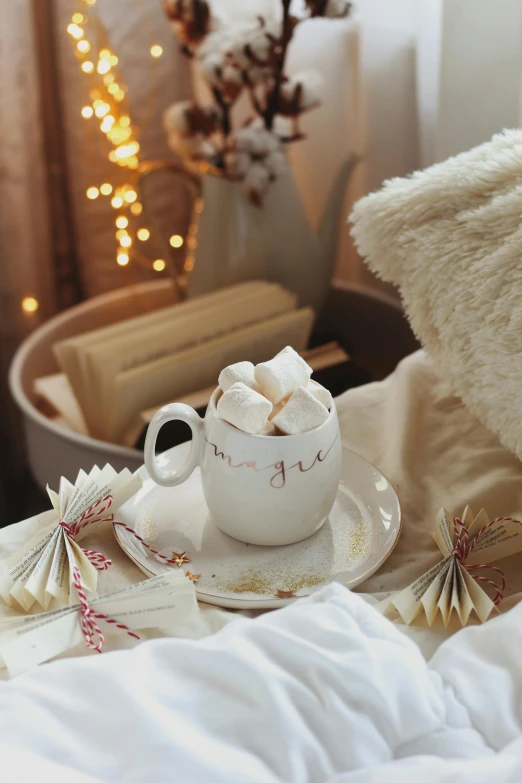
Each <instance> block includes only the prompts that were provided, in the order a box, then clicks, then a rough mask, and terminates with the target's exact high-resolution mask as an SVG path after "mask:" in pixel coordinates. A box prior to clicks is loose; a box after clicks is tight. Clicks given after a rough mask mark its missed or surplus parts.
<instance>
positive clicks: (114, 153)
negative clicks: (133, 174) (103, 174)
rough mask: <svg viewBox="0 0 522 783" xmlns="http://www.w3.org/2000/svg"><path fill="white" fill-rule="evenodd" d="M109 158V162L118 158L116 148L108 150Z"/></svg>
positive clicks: (114, 161) (113, 161)
mask: <svg viewBox="0 0 522 783" xmlns="http://www.w3.org/2000/svg"><path fill="white" fill-rule="evenodd" d="M109 160H110V161H111V163H116V161H117V160H118V158H117V157H116V150H111V151H110V152H109Z"/></svg>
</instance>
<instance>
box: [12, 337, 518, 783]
mask: <svg viewBox="0 0 522 783" xmlns="http://www.w3.org/2000/svg"><path fill="white" fill-rule="evenodd" d="M336 402H337V407H338V410H339V418H340V424H341V433H342V438H343V443H344V444H345V445H347V446H349V447H350V448H352V449H353V450H354V451H356V452H358V453H359V454H361V455H362V456H363V457H365V458H366V459H368V460H370V461H371V462H373V463H374V464H375V465H377V466H378V467H379V468H380V469H381V470H383V472H384V473H385V474H386V475H387V476H388V478H389V479H390V480H391V482H392V483H393V484H394V486H395V487H396V489H397V491H398V494H399V497H400V500H401V505H402V511H403V521H404V530H403V533H402V536H401V540H400V541H399V543H398V545H397V547H396V549H395V550H394V552H393V554H392V556H391V557H390V558H389V560H388V561H387V562H386V563H385V564H384V566H383V568H381V570H380V571H379V572H378V573H377V574H375V575H374V576H373V577H371V578H370V579H369V580H368V581H367V582H366V583H365V584H364V585H361V586H360V588H358V589H357V590H358V591H360V592H361V593H363V594H364V593H366V595H364V596H363V597H361V596H358V595H356V594H355V593H350V592H348V591H347V590H345V589H344V588H342V587H340V586H334V587H331V588H328V589H326V590H323V591H321V592H320V593H318V594H317V595H316V596H314V597H313V598H312V599H310V600H307V601H299V602H297V603H296V604H294V605H292V606H290V607H288V608H285V609H283V610H280V611H278V612H272V613H268V614H264V615H262V616H261V617H259V618H257V619H256V620H254V621H252V620H250V619H247V618H245V617H241V616H238V615H232V614H230V613H225V612H221V611H219V610H217V609H214V608H204V607H203V605H202V612H201V617H200V627H198V628H195V629H194V635H195V636H201V635H205V634H214V632H215V631H218V633H215V634H214V635H209V636H207V638H205V639H203V640H201V641H193V640H179V639H166V638H160V639H157V640H155V641H150V642H145V643H143V644H141V645H140V646H138V647H137V648H136V649H134V650H121V651H119V652H111V653H104V654H103V655H102V656H95V655H94V654H90V655H88V656H87V657H81V658H71V659H68V660H59V661H56V662H54V663H52V664H49V665H45V666H41V667H40V668H38V669H37V670H35V671H33V672H29V673H27V674H25V675H22V676H21V677H18V678H15V679H14V680H12V681H10V682H0V770H1V773H0V780H1V781H2V783H3V781H6V783H11V782H12V781H24V783H32V782H33V781H34V782H35V783H47V781H49V782H50V781H52V783H62V781H64V783H65V782H66V783H94V782H95V783H101V781H103V783H105V782H106V781H111V782H112V781H118V782H120V781H124V782H125V783H163V782H164V781H169V783H170V781H172V780H175V779H176V780H177V779H178V777H179V779H180V780H182V779H184V778H185V779H187V780H190V781H191V783H206V781H212V783H219V781H227V783H236V781H237V783H250V781H256V783H257V782H258V781H259V783H265V782H266V783H274V782H275V781H278V783H279V782H281V783H283V782H284V783H294V781H295V783H326V782H328V783H373V781H379V783H380V781H385V782H386V783H394V782H395V781H399V780H400V781H401V783H404V782H406V783H409V781H411V783H418V782H419V781H422V783H431V782H432V781H433V783H439V781H444V782H445V783H446V782H448V783H450V782H451V783H459V781H469V780H473V781H474V783H482V782H484V783H486V782H487V783H492V782H493V781H494V783H498V782H501V783H504V781H506V782H507V781H513V782H514V783H515V782H516V783H520V781H521V780H522V738H521V724H522V673H521V667H522V656H521V654H520V651H521V650H522V605H515V604H516V602H517V601H518V599H519V598H520V594H521V591H522V558H521V557H520V556H514V557H512V558H508V559H507V560H504V561H502V568H503V569H504V570H505V572H506V576H507V578H508V584H509V588H508V593H510V594H511V596H510V597H509V598H508V599H507V600H506V601H505V603H504V606H505V608H506V609H509V608H510V607H511V606H514V608H511V609H510V611H507V613H506V614H504V615H502V616H500V617H498V618H495V619H493V620H490V621H488V622H487V623H486V624H485V625H484V626H475V627H470V628H467V629H465V630H463V631H459V632H458V633H455V634H454V635H453V636H451V638H449V639H447V641H444V639H446V637H447V636H448V635H449V634H448V633H447V632H446V631H444V630H440V629H427V628H411V629H407V628H405V626H402V625H396V624H393V623H391V622H389V621H388V620H386V619H385V618H383V617H382V616H380V615H379V614H378V613H377V611H376V610H375V609H373V608H372V607H371V606H370V605H368V600H371V599H372V597H373V596H375V595H376V594H379V593H382V591H390V590H394V589H398V588H400V587H405V586H406V585H407V584H408V583H409V582H411V581H412V579H414V578H415V577H417V576H419V575H420V574H421V573H422V572H423V571H425V570H426V567H427V566H428V565H431V564H433V563H434V562H435V561H436V560H437V559H439V558H440V553H438V551H437V548H436V546H435V544H434V543H433V541H432V539H431V537H430V535H429V531H430V529H431V526H432V524H433V521H434V515H435V514H436V512H437V510H438V508H439V507H440V506H441V505H444V506H446V507H447V508H448V510H450V511H454V512H455V513H457V512H458V510H459V509H461V507H463V506H464V505H465V504H466V503H468V502H470V503H471V504H472V505H473V506H474V507H475V508H477V509H479V508H480V507H481V506H482V505H483V506H485V507H486V509H487V510H488V512H489V513H490V514H491V515H509V516H515V517H518V518H522V516H521V515H522V468H521V465H520V462H519V461H518V460H517V459H516V458H515V457H514V456H513V455H512V454H510V453H509V452H508V451H506V449H504V448H503V447H502V446H501V444H500V442H499V440H498V438H497V437H496V436H495V435H493V434H492V433H490V432H489V431H488V430H486V429H485V427H484V426H483V425H482V424H480V422H479V421H478V420H477V419H476V418H475V417H474V416H473V415H472V414H470V413H469V411H468V410H467V408H466V407H465V406H464V405H463V404H462V402H461V401H460V400H459V399H458V398H456V397H455V396H454V395H453V394H452V392H451V391H450V389H449V387H448V385H447V384H446V383H445V382H444V380H441V379H439V378H437V376H436V374H435V373H434V372H433V368H432V366H431V363H430V361H429V359H427V357H426V356H425V354H424V353H423V352H422V351H419V352H418V353H416V354H414V355H413V356H411V357H408V358H407V359H405V360H404V361H403V362H402V363H401V364H400V365H399V367H398V368H397V370H396V371H395V373H393V375H391V376H390V377H389V378H388V379H387V380H386V381H384V382H382V383H375V384H370V385H369V386H366V387H361V388H359V389H354V390H351V391H349V392H347V393H346V394H344V395H343V396H342V397H340V398H339V399H338V400H337V401H336ZM43 519H44V518H43V517H41V516H40V517H37V518H33V519H32V520H26V521H24V522H22V523H19V524H16V525H12V526H10V527H9V528H4V529H3V530H1V531H0V557H6V556H7V555H8V554H10V553H12V552H14V551H15V550H17V549H18V548H19V547H20V546H21V545H22V544H23V543H24V541H26V540H27V539H28V538H29V537H30V536H32V535H34V533H35V531H36V529H37V528H38V526H39V525H40V524H42V522H43ZM89 542H90V544H91V545H92V547H93V548H97V549H99V550H101V551H103V552H104V553H105V554H106V555H107V556H109V557H110V558H111V559H112V560H113V563H114V565H113V566H112V567H111V568H110V569H108V571H106V572H104V573H102V574H100V591H102V592H106V591H109V590H111V589H116V588H118V587H121V586H123V585H125V584H129V583H132V582H135V581H137V580H138V579H140V578H142V574H141V573H140V572H139V571H138V570H137V569H136V567H135V566H134V565H133V564H132V563H131V562H130V561H129V560H127V559H126V558H125V557H124V555H123V553H122V552H121V550H119V548H118V546H117V545H116V543H115V541H114V539H113V537H112V535H111V532H110V528H109V526H107V528H106V529H105V530H103V529H101V530H100V531H97V532H96V533H95V534H93V535H92V537H91V538H90V539H89ZM10 611H11V610H9V609H7V608H6V607H0V613H8V612H10ZM223 626H224V627H223ZM220 628H221V630H219V629H220ZM453 630H454V629H451V631H453ZM405 631H406V632H407V633H408V635H409V636H410V637H411V638H410V639H409V638H407V636H406V635H405ZM149 635H150V636H155V635H158V633H157V632H154V631H153V632H151V634H149ZM412 639H414V640H415V642H418V643H419V644H420V646H419V645H418V644H416V643H415V642H413V641H412ZM441 641H442V642H443V643H442V644H440V643H441ZM126 643H127V637H109V638H108V645H107V647H108V649H115V648H117V647H118V646H121V645H122V644H123V645H125V644H126ZM439 644H440V646H439ZM437 648H438V650H437ZM421 650H422V652H421ZM435 650H437V651H436V652H435V654H434V655H433V653H434V651H435ZM74 654H75V655H81V656H85V655H86V651H85V648H83V647H82V648H77V649H76V650H75V651H74Z"/></svg>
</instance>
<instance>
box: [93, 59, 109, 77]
mask: <svg viewBox="0 0 522 783" xmlns="http://www.w3.org/2000/svg"><path fill="white" fill-rule="evenodd" d="M96 70H97V71H98V73H102V74H103V73H108V72H109V71H110V70H111V64H110V62H109V61H108V60H99V62H98V66H97V68H96Z"/></svg>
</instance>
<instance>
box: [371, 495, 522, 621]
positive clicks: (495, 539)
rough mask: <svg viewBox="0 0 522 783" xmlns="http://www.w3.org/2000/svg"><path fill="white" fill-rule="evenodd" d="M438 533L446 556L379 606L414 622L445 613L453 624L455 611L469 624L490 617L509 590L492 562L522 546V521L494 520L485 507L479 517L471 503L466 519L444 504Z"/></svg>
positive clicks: (441, 616) (444, 619)
mask: <svg viewBox="0 0 522 783" xmlns="http://www.w3.org/2000/svg"><path fill="white" fill-rule="evenodd" d="M432 535H433V538H434V539H435V541H436V543H437V546H438V547H439V549H440V551H441V552H442V554H443V556H444V559H443V560H441V561H440V562H439V563H437V564H436V565H435V566H433V567H432V568H430V569H429V571H426V573H424V574H423V575H422V576H421V577H419V578H418V579H416V580H415V582H413V583H412V584H411V585H410V586H409V587H406V588H405V589H404V590H401V591H400V592H398V593H395V594H394V595H391V596H390V597H389V598H387V599H385V600H384V601H382V602H381V603H380V604H378V607H379V608H380V609H381V611H383V612H384V614H386V615H387V616H393V615H394V614H395V613H397V612H398V614H399V615H400V617H401V618H402V620H404V622H405V623H407V624H408V625H409V624H410V623H414V622H415V621H418V620H420V619H422V618H425V619H426V621H427V623H428V625H432V623H433V622H434V621H435V619H436V618H437V617H440V618H441V619H442V622H443V623H444V625H445V626H446V627H447V625H448V623H449V621H450V618H451V617H452V615H453V614H455V615H456V616H457V617H458V619H459V620H460V623H461V624H462V625H463V626H464V625H466V623H467V622H468V620H469V618H470V616H471V615H472V614H474V615H476V617H477V618H478V619H479V620H480V622H485V620H487V619H488V617H489V616H490V614H491V612H493V611H494V610H495V609H496V606H497V605H498V604H499V603H500V601H501V600H502V597H503V592H504V589H505V578H504V574H503V573H502V571H501V570H500V568H497V567H496V566H493V565H491V564H492V563H493V562H495V561H497V560H500V559H501V558H503V557H507V556H508V555H513V554H515V553H517V552H520V551H522V523H521V522H519V521H518V520H516V519H512V518H511V517H497V518H496V519H492V520H489V519H488V515H487V514H486V512H485V511H484V510H483V509H482V511H480V513H479V514H477V515H476V516H475V515H474V514H473V512H472V510H471V508H470V507H469V506H467V507H466V509H465V511H464V514H463V515H462V518H461V519H459V518H458V517H452V516H450V514H448V512H447V511H446V510H445V509H441V510H440V512H439V515H438V517H437V523H436V525H435V527H434V529H433V531H432ZM486 590H487V591H488V592H486ZM489 593H491V595H492V597H490V595H489Z"/></svg>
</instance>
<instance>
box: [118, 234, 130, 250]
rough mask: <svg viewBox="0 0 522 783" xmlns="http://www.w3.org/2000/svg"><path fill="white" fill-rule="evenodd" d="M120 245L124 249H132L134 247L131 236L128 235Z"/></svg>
mask: <svg viewBox="0 0 522 783" xmlns="http://www.w3.org/2000/svg"><path fill="white" fill-rule="evenodd" d="M120 245H121V246H122V247H130V246H131V245H132V239H131V238H130V236H128V235H126V236H124V237H122V238H121V239H120Z"/></svg>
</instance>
